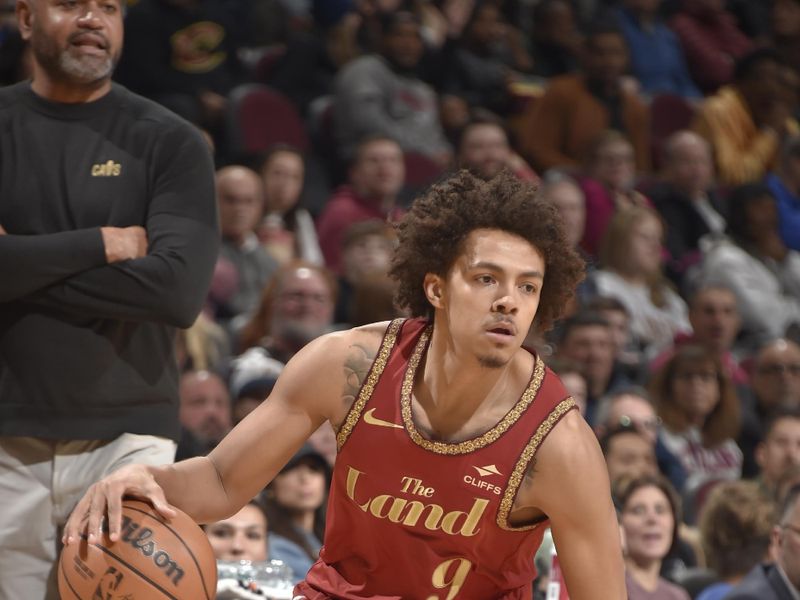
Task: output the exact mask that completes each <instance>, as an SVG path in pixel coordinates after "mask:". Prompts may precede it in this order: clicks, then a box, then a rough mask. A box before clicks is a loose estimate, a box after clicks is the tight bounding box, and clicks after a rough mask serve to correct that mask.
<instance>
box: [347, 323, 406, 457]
mask: <svg viewBox="0 0 800 600" xmlns="http://www.w3.org/2000/svg"><path fill="white" fill-rule="evenodd" d="M404 321H405V319H395V320H394V321H392V322H391V323H389V327H387V328H386V333H385V334H384V335H383V341H382V342H381V347H380V350H379V351H378V356H377V357H376V358H375V361H374V362H373V363H372V366H371V367H370V369H369V375H367V380H366V381H365V382H364V385H363V386H361V389H360V390H359V392H358V398H356V401H355V402H353V406H351V407H350V412H348V413H347V417H346V418H345V420H344V423H343V424H342V427H341V429H339V433H338V434H337V435H336V448H337V450H341V449H342V446H344V443H345V442H346V441H347V438H348V437H350V434H351V433H352V432H353V427H355V426H356V423H358V420H359V419H360V418H361V413H362V412H363V410H364V406H366V404H367V402H368V401H369V399H370V398H371V397H372V393H373V392H374V391H375V386H376V385H377V384H378V380H379V379H380V377H381V375H382V374H383V370H384V369H385V368H386V363H387V362H389V355H390V354H391V352H392V348H394V345H395V342H396V341H397V332H398V331H400V326H401V325H402V324H403V322H404Z"/></svg>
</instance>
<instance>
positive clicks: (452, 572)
mask: <svg viewBox="0 0 800 600" xmlns="http://www.w3.org/2000/svg"><path fill="white" fill-rule="evenodd" d="M430 333H431V328H430V326H429V325H428V323H427V322H426V321H424V320H420V319H409V320H405V321H403V320H397V321H393V322H392V323H391V325H390V326H389V327H388V329H387V331H386V334H385V335H384V339H383V341H382V343H381V347H380V350H379V352H378V355H377V358H376V359H375V361H374V363H373V365H372V368H371V370H370V372H369V374H368V375H367V379H366V380H365V382H364V384H363V386H362V388H361V391H360V393H359V395H358V397H357V398H356V401H355V402H354V403H353V406H352V408H351V410H350V412H349V413H348V415H347V418H346V419H345V421H344V423H343V425H342V427H341V429H340V431H339V434H338V440H337V441H338V445H339V454H338V456H337V459H336V468H335V469H334V475H333V483H332V486H331V494H330V500H329V503H328V515H327V530H326V532H325V545H324V547H323V548H322V550H321V552H320V559H319V560H318V561H317V562H316V563H315V564H314V566H313V567H312V568H311V570H310V571H309V573H308V576H307V578H306V580H305V581H304V582H302V583H301V584H299V585H298V587H297V588H296V589H295V594H296V595H299V596H301V597H302V596H305V597H306V598H308V600H320V599H324V598H342V599H347V600H362V599H364V598H373V599H390V598H391V599H403V600H411V599H417V598H419V599H422V600H465V599H472V600H489V599H491V598H502V599H508V600H510V599H523V598H524V599H525V600H530V598H531V583H532V581H533V579H534V577H535V575H536V572H535V569H534V566H533V555H534V553H535V552H536V550H537V548H538V547H539V544H540V542H541V538H542V534H543V532H544V528H545V526H546V524H545V523H546V522H545V521H544V520H542V521H540V522H536V523H529V524H525V525H522V526H518V527H513V526H512V525H511V524H510V523H509V521H508V516H509V513H510V512H511V508H512V505H513V503H514V498H515V496H516V493H517V490H518V488H519V486H520V483H521V482H522V480H523V477H524V475H525V472H526V469H527V468H528V465H529V464H530V462H531V460H533V457H534V456H535V454H536V450H537V449H538V448H539V445H540V444H541V443H542V440H544V438H545V437H546V436H547V434H548V433H549V432H550V430H551V429H552V428H553V426H554V425H555V424H556V423H557V422H558V421H559V419H560V418H561V417H562V416H563V415H564V414H565V413H566V412H567V411H569V410H570V409H572V408H574V407H575V403H574V402H573V400H572V399H571V398H569V397H568V395H567V393H566V392H565V390H564V388H563V386H562V385H561V383H560V382H559V380H558V379H557V377H556V376H555V375H553V373H552V372H551V371H549V370H548V369H547V368H546V367H545V365H544V363H543V362H542V359H541V358H539V357H538V356H535V357H534V359H535V360H534V367H533V371H532V373H531V377H530V381H529V384H528V386H527V388H526V389H525V391H524V393H523V394H522V396H521V397H520V398H519V399H518V400H517V402H516V404H515V405H514V407H513V408H512V409H511V410H510V411H509V412H508V413H507V414H506V415H505V416H504V417H503V419H502V420H501V421H500V422H499V423H497V424H496V425H495V426H494V427H493V428H492V429H490V430H489V431H487V432H486V433H484V434H483V435H480V436H478V437H476V438H474V439H470V440H467V441H463V442H459V443H446V442H436V441H430V440H428V439H426V438H425V437H424V436H423V435H422V434H421V433H420V432H419V431H418V430H417V429H416V427H415V426H414V422H413V419H412V416H411V390H412V386H413V382H414V374H415V372H416V369H417V367H418V366H419V364H420V359H421V357H422V356H423V354H424V352H425V349H426V348H427V345H428V342H429V339H430Z"/></svg>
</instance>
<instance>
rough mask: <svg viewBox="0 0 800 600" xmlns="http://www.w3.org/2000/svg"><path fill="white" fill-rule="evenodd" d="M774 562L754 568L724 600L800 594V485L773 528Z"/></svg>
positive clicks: (768, 599)
mask: <svg viewBox="0 0 800 600" xmlns="http://www.w3.org/2000/svg"><path fill="white" fill-rule="evenodd" d="M772 548H773V552H774V555H775V561H774V562H768V563H762V564H760V565H756V566H755V567H753V570H752V571H750V573H748V574H747V577H745V578H744V579H743V580H742V581H741V583H739V585H737V586H736V587H735V588H734V589H733V590H732V591H731V593H730V594H728V595H727V596H725V600H753V598H757V599H759V600H773V599H774V600H781V599H783V598H786V599H787V600H788V599H789V598H794V597H797V596H798V595H800V485H797V486H795V487H793V488H792V489H791V490H790V491H789V493H788V495H787V497H786V501H785V502H784V504H783V505H782V506H781V507H780V512H779V513H778V524H777V525H776V526H775V527H774V528H773V529H772Z"/></svg>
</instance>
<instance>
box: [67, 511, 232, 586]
mask: <svg viewBox="0 0 800 600" xmlns="http://www.w3.org/2000/svg"><path fill="white" fill-rule="evenodd" d="M175 510H176V512H177V515H176V516H175V517H173V518H172V519H171V520H169V521H167V520H166V519H164V518H162V517H161V516H160V515H159V514H158V513H157V512H156V510H155V509H154V508H153V507H152V506H150V504H148V503H147V502H143V501H140V500H132V499H127V500H125V501H124V502H123V503H122V527H121V529H120V537H119V539H118V540H117V541H116V542H114V543H112V542H111V541H110V540H109V539H108V534H107V533H104V535H103V539H102V540H101V541H99V542H96V543H94V544H91V545H90V544H89V543H88V542H87V540H86V539H85V538H83V536H82V539H81V540H80V541H79V542H78V543H72V544H70V545H69V546H67V547H65V548H64V550H63V551H62V552H61V558H60V560H59V564H58V590H59V592H60V594H61V598H62V600H93V599H96V598H126V599H127V600H150V599H153V600H155V599H160V598H169V599H171V600H214V597H215V596H216V592H217V563H216V560H215V558H214V553H213V552H212V550H211V545H210V544H209V543H208V538H207V537H206V534H205V533H204V532H203V530H202V529H200V527H199V526H198V525H197V524H196V523H195V522H194V521H193V520H192V519H191V518H190V517H189V516H188V515H187V514H186V513H184V512H181V511H180V510H178V509H175Z"/></svg>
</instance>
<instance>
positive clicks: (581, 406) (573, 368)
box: [547, 358, 588, 415]
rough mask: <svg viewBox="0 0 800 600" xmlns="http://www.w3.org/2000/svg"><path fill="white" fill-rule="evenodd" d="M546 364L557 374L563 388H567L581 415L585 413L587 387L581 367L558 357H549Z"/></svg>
mask: <svg viewBox="0 0 800 600" xmlns="http://www.w3.org/2000/svg"><path fill="white" fill-rule="evenodd" d="M547 366H548V367H550V369H552V371H553V373H555V374H556V375H558V378H559V379H560V380H561V383H563V384H564V388H565V389H566V390H567V392H568V393H569V395H570V396H572V399H573V400H575V404H576V406H577V407H578V410H579V411H580V413H581V414H582V415H586V397H587V395H588V389H587V385H586V378H585V377H584V376H583V373H582V372H581V367H580V365H579V364H578V363H576V362H574V361H571V360H563V359H558V358H551V359H548V361H547Z"/></svg>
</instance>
